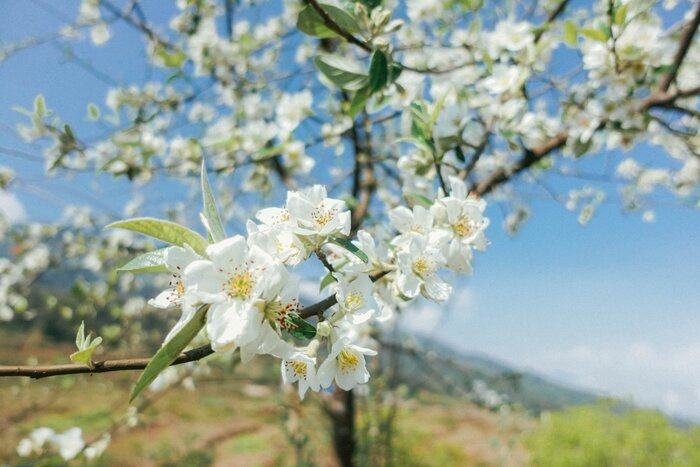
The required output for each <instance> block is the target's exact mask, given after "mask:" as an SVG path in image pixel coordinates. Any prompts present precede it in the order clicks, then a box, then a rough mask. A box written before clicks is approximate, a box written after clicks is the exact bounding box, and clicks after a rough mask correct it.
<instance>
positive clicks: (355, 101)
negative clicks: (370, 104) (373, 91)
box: [347, 87, 370, 118]
mask: <svg viewBox="0 0 700 467" xmlns="http://www.w3.org/2000/svg"><path fill="white" fill-rule="evenodd" d="M369 94H370V93H369V87H364V88H362V89H360V90H359V91H357V92H356V93H355V95H354V96H353V98H352V101H351V102H350V107H348V111H347V114H348V116H349V117H350V118H355V117H356V116H357V114H358V113H360V111H361V110H362V109H364V108H365V104H366V103H367V99H368V98H369Z"/></svg>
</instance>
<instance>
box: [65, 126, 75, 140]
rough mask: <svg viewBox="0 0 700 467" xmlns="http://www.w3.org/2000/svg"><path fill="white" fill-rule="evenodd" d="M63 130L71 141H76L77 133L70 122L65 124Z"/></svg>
mask: <svg viewBox="0 0 700 467" xmlns="http://www.w3.org/2000/svg"><path fill="white" fill-rule="evenodd" d="M63 132H64V133H65V135H66V137H67V138H68V139H69V140H70V141H75V134H74V133H73V129H72V128H71V126H70V125H69V124H67V123H66V124H64V125H63Z"/></svg>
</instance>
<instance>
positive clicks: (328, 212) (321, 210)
mask: <svg viewBox="0 0 700 467" xmlns="http://www.w3.org/2000/svg"><path fill="white" fill-rule="evenodd" d="M336 214H338V209H337V208H333V209H325V204H324V203H321V204H320V205H319V206H318V207H317V208H316V209H314V211H313V212H312V213H311V218H312V219H313V220H314V222H316V223H317V224H318V225H320V226H324V225H326V224H328V223H329V222H330V221H332V220H333V219H334V218H335V216H336Z"/></svg>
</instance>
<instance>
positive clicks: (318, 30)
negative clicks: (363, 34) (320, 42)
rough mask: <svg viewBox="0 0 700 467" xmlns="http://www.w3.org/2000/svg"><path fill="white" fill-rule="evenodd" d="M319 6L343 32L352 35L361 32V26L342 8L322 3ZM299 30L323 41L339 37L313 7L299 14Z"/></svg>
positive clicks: (309, 6) (308, 6)
mask: <svg viewBox="0 0 700 467" xmlns="http://www.w3.org/2000/svg"><path fill="white" fill-rule="evenodd" d="M319 5H320V7H321V9H322V10H323V11H325V12H326V13H327V14H328V16H330V17H331V19H332V20H333V21H334V22H335V24H337V25H338V26H340V27H341V28H342V29H343V30H345V31H347V32H349V33H350V34H354V33H356V32H359V30H360V25H359V24H358V22H357V20H356V19H355V18H354V17H353V16H352V15H351V14H350V13H348V12H347V11H345V10H343V9H342V8H338V7H337V6H334V5H329V4H327V3H320V4H319ZM297 29H299V30H300V31H301V32H303V33H304V34H308V35H309V36H314V37H320V38H322V39H326V38H329V37H335V36H337V35H338V33H336V32H335V31H333V30H332V29H330V28H329V27H328V26H326V25H325V23H324V21H323V18H321V15H320V14H319V13H318V12H317V11H316V9H315V8H314V7H313V6H311V5H307V6H306V7H304V9H302V10H301V12H299V17H298V18H297Z"/></svg>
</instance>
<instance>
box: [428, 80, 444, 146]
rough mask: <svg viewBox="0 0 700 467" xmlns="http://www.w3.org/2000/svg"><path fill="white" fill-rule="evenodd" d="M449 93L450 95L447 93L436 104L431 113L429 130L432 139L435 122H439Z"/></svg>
mask: <svg viewBox="0 0 700 467" xmlns="http://www.w3.org/2000/svg"><path fill="white" fill-rule="evenodd" d="M448 93H449V91H447V92H445V93H444V94H443V95H442V97H440V99H439V100H438V101H437V103H436V104H435V108H434V109H433V111H432V112H431V113H430V120H429V121H428V129H429V131H430V135H431V137H432V134H433V128H434V127H435V122H437V119H438V116H439V115H440V112H441V111H442V108H443V106H444V105H445V99H447V94H448Z"/></svg>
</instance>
